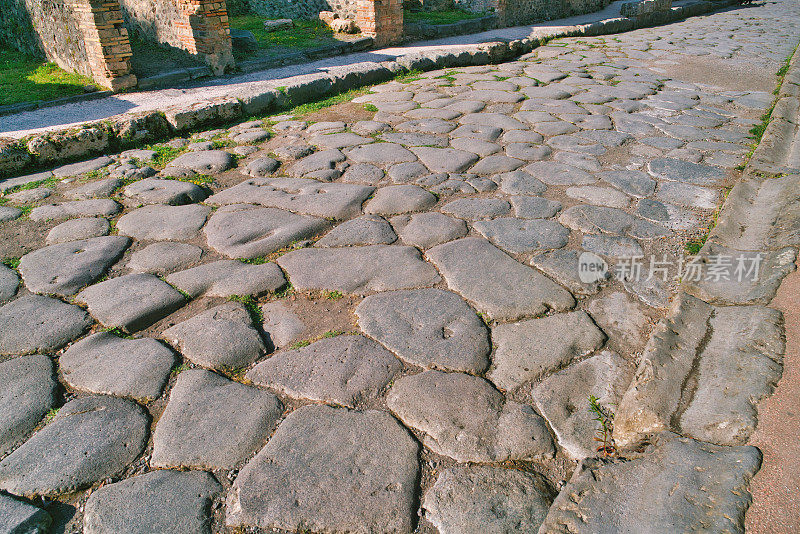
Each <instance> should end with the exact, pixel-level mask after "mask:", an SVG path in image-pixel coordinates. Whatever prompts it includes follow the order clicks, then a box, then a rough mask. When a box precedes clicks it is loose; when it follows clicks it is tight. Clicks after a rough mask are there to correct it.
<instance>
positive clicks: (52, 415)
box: [44, 408, 59, 425]
mask: <svg viewBox="0 0 800 534" xmlns="http://www.w3.org/2000/svg"><path fill="white" fill-rule="evenodd" d="M58 410H59V408H50V410H49V411H48V412H47V415H45V416H44V425H48V424H50V421H52V420H53V418H55V416H56V415H58Z"/></svg>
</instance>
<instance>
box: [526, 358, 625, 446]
mask: <svg viewBox="0 0 800 534" xmlns="http://www.w3.org/2000/svg"><path fill="white" fill-rule="evenodd" d="M632 374H633V368H632V367H631V366H630V365H629V364H628V363H627V362H626V361H625V360H624V359H622V358H621V357H620V356H619V355H617V354H616V353H614V352H611V351H603V352H601V353H600V354H597V355H596V356H592V357H591V358H588V359H586V360H583V361H581V362H579V363H576V364H573V365H570V366H569V367H567V368H566V369H564V370H562V371H559V372H557V373H555V374H553V375H550V376H549V377H547V378H545V379H544V380H543V381H542V382H540V383H539V384H537V385H536V387H535V388H534V390H533V398H534V400H535V401H536V407H537V408H538V409H539V413H541V414H542V416H543V417H544V418H545V419H547V422H548V423H549V424H550V428H552V429H553V432H554V433H555V435H556V440H557V441H558V444H559V445H560V446H561V447H562V448H563V449H564V451H565V452H566V454H567V456H569V457H570V458H572V459H573V460H582V459H583V458H587V457H590V456H596V455H597V454H598V446H599V443H598V442H597V440H595V437H596V436H597V428H598V423H597V421H596V420H595V417H596V416H595V415H594V414H593V413H592V412H590V411H589V400H588V397H589V395H594V396H595V397H597V399H598V402H599V403H600V404H601V405H602V406H605V407H608V408H610V409H612V410H613V407H614V406H616V405H617V404H618V403H619V400H620V399H621V398H622V395H623V394H624V393H625V390H626V389H627V387H628V382H629V381H630V379H631V375H632Z"/></svg>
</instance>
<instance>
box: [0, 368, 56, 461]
mask: <svg viewBox="0 0 800 534" xmlns="http://www.w3.org/2000/svg"><path fill="white" fill-rule="evenodd" d="M57 386H58V383H57V382H56V379H55V376H54V374H53V362H52V361H51V360H50V358H48V357H47V356H39V355H34V356H24V357H22V358H14V359H12V360H7V361H5V362H3V363H0V455H3V454H5V453H7V452H8V451H10V450H11V449H12V448H13V447H14V446H16V445H18V444H19V443H20V442H21V441H22V440H24V439H25V438H27V437H28V435H29V434H30V433H31V432H32V431H33V429H34V428H36V425H37V424H39V421H41V420H42V418H43V417H44V416H45V414H46V413H47V412H48V411H49V410H50V409H51V408H52V407H53V403H55V400H56V388H57Z"/></svg>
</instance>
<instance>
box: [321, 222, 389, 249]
mask: <svg viewBox="0 0 800 534" xmlns="http://www.w3.org/2000/svg"><path fill="white" fill-rule="evenodd" d="M395 241H397V235H396V234H395V233H394V230H392V226H391V225H390V224H389V223H388V222H386V221H385V220H384V219H383V218H382V217H377V216H374V215H362V216H361V217H358V218H356V219H352V220H350V221H347V222H344V223H342V224H340V225H339V226H337V227H336V228H334V229H333V230H331V231H330V232H328V233H327V234H326V235H325V237H323V238H322V239H320V240H319V241H317V243H316V245H317V246H318V247H345V246H356V245H389V244H391V243H394V242H395Z"/></svg>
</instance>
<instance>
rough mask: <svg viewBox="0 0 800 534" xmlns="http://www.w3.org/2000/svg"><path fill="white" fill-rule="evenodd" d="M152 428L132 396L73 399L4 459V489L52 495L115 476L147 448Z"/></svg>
mask: <svg viewBox="0 0 800 534" xmlns="http://www.w3.org/2000/svg"><path fill="white" fill-rule="evenodd" d="M148 426H149V421H148V417H147V415H145V412H144V410H143V409H142V408H141V407H139V406H138V405H137V404H136V403H134V402H131V401H128V400H124V399H116V398H113V397H105V396H96V397H82V398H80V399H76V400H73V401H70V402H68V403H67V404H65V405H64V406H63V407H62V408H61V409H60V410H59V411H58V414H56V416H55V417H54V418H53V419H52V420H51V421H50V422H49V423H48V424H47V426H45V427H44V428H42V429H41V430H39V431H38V432H36V433H35V434H34V435H33V436H32V437H31V438H30V439H29V440H28V441H26V442H25V443H23V444H22V445H21V446H20V447H19V448H18V449H16V450H15V451H14V452H12V453H11V454H10V455H8V456H6V457H5V459H3V461H2V462H0V488H2V489H4V490H6V491H8V492H9V493H13V494H15V495H22V496H25V497H33V496H35V495H43V496H50V495H58V494H61V493H69V492H72V491H75V490H78V489H83V488H85V487H88V486H90V485H91V484H93V483H94V482H96V481H98V480H102V479H104V478H108V477H111V476H115V475H117V474H119V473H120V472H121V471H122V470H123V469H125V467H127V466H128V465H129V464H130V463H131V462H133V461H134V460H135V459H136V457H137V456H139V454H141V452H142V451H143V450H144V447H145V445H146V444H147V433H148V432H147V430H148ZM54 451H58V454H54Z"/></svg>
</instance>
